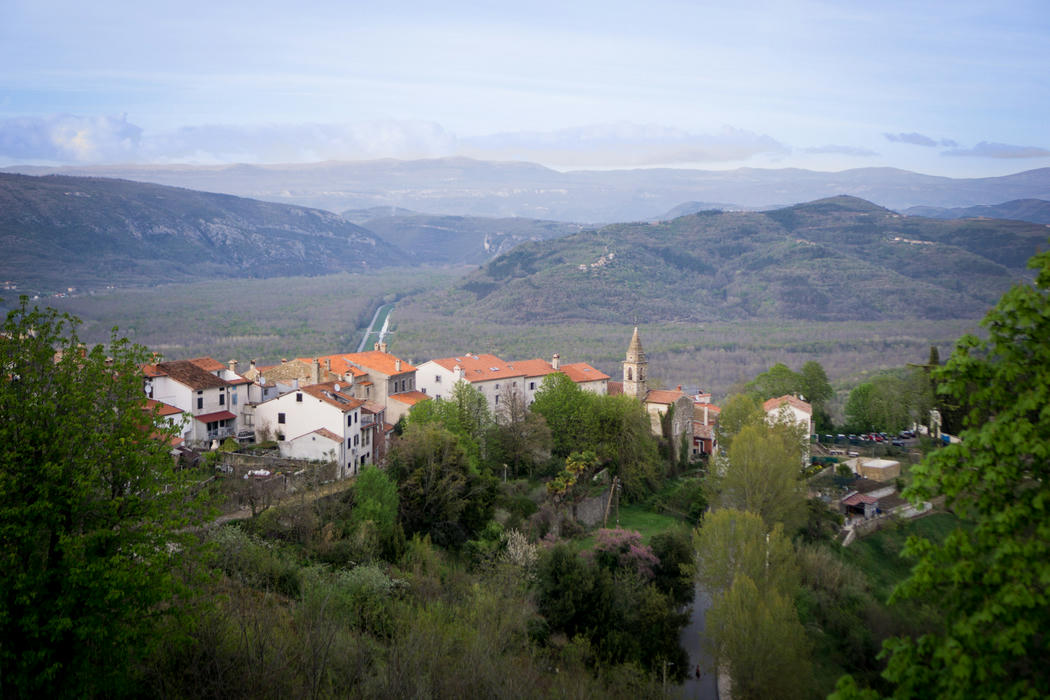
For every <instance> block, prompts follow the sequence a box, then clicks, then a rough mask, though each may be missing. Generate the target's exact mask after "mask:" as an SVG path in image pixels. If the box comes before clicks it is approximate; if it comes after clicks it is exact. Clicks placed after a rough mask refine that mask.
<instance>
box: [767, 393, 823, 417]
mask: <svg viewBox="0 0 1050 700" xmlns="http://www.w3.org/2000/svg"><path fill="white" fill-rule="evenodd" d="M784 404H789V405H791V406H794V407H795V408H797V409H798V410H800V411H802V412H803V413H809V414H810V415H812V414H813V407H812V406H811V405H809V404H808V403H806V402H805V401H803V400H802V399H800V398H799V397H797V396H792V395H791V394H784V395H783V396H778V397H777V398H775V399H770V400H769V401H766V402H765V403H764V404H762V410H764V411H765V412H766V413H769V412H770V411H775V410H776V409H778V408H780V407H781V406H782V405H784Z"/></svg>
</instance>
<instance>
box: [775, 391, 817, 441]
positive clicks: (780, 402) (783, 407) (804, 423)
mask: <svg viewBox="0 0 1050 700" xmlns="http://www.w3.org/2000/svg"><path fill="white" fill-rule="evenodd" d="M762 410H763V411H765V412H766V420H768V421H769V422H770V423H775V422H777V421H782V420H788V421H791V422H793V423H796V424H798V425H799V426H801V427H803V428H805V430H806V435H812V434H813V406H811V405H810V404H808V403H807V402H805V401H803V400H802V399H800V398H798V397H797V396H792V395H791V394H785V395H784V396H778V397H777V398H775V399H769V400H768V401H766V402H765V403H764V404H762Z"/></svg>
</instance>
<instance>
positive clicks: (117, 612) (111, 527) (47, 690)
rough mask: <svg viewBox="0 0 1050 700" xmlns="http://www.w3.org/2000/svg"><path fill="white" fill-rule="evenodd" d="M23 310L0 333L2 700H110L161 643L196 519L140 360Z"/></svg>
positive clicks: (70, 325)
mask: <svg viewBox="0 0 1050 700" xmlns="http://www.w3.org/2000/svg"><path fill="white" fill-rule="evenodd" d="M78 325H79V321H78V320H77V319H75V318H73V317H71V316H68V315H65V314H62V315H60V314H59V313H58V312H57V311H54V310H53V309H48V310H45V311H40V310H38V309H36V308H34V309H29V308H28V306H27V300H26V299H25V298H24V297H23V298H22V303H21V305H20V307H19V308H17V309H15V310H14V311H12V312H11V313H9V314H8V316H7V319H6V321H5V323H4V327H3V332H2V333H0V367H2V368H3V370H2V372H3V374H2V376H0V444H3V446H4V449H3V450H2V451H0V695H3V696H4V697H16V696H28V695H32V694H37V693H41V694H45V695H57V696H96V695H115V694H120V693H124V692H128V691H129V688H128V684H129V683H130V682H131V680H132V678H133V674H132V673H131V669H133V668H134V667H135V664H136V662H137V661H138V660H140V659H141V658H143V656H144V655H145V654H146V653H148V650H149V649H150V648H151V643H152V642H153V641H155V639H154V636H153V634H152V633H153V630H154V629H155V624H156V622H157V621H158V619H159V618H161V617H163V616H164V615H166V614H167V613H168V612H169V611H170V610H171V606H166V605H165V603H167V602H169V601H170V600H171V598H172V596H173V594H174V593H175V591H176V590H177V585H176V581H175V577H174V571H176V570H177V569H178V568H179V561H180V560H181V559H183V558H184V557H186V556H188V553H189V552H190V551H191V549H192V547H191V543H192V541H191V536H190V535H189V533H188V532H187V530H186V528H187V525H188V524H189V523H190V519H191V517H194V516H199V515H201V510H200V509H199V508H197V506H196V505H195V503H194V502H193V501H192V499H190V498H189V495H188V487H189V481H188V478H187V477H188V476H189V475H186V474H183V475H179V474H177V473H176V472H175V471H174V463H173V460H172V458H171V456H170V454H169V450H170V449H171V445H170V442H169V441H170V439H171V438H173V436H174V435H173V432H174V430H173V429H172V428H169V427H167V426H166V425H165V424H164V423H163V422H162V420H161V419H160V418H159V417H158V415H157V414H156V412H155V411H153V412H151V411H149V410H147V409H146V399H145V396H144V394H143V392H142V378H141V371H140V369H139V368H140V366H141V365H142V364H144V363H145V362H146V361H147V359H148V357H149V356H148V354H147V352H146V350H145V348H142V347H140V346H135V345H132V344H130V343H129V342H128V341H127V340H126V339H123V338H119V337H117V333H116V330H115V329H114V332H113V335H112V338H111V342H110V345H109V347H108V348H103V347H102V346H100V345H99V346H95V347H93V348H90V349H88V348H85V347H84V346H82V345H81V344H80V341H79V339H78V338H77V333H76V329H77V326H78Z"/></svg>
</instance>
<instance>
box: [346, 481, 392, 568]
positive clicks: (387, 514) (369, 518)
mask: <svg viewBox="0 0 1050 700" xmlns="http://www.w3.org/2000/svg"><path fill="white" fill-rule="evenodd" d="M397 514H398V495H397V484H396V483H394V480H393V479H391V478H390V477H389V476H388V475H387V474H386V473H385V472H383V471H381V470H379V469H378V468H376V467H374V466H371V465H369V466H367V467H365V468H364V469H363V470H362V471H361V473H360V474H358V476H357V481H356V482H355V483H354V509H353V511H351V513H350V523H351V524H352V525H353V526H354V527H358V528H368V529H370V530H372V531H373V532H374V533H375V540H376V544H377V545H378V546H377V549H378V550H379V552H380V553H381V554H382V556H383V557H384V558H386V559H387V560H389V561H395V560H396V558H397V557H398V556H399V555H400V553H401V549H402V546H403V544H404V533H403V532H402V530H401V525H400V523H399V522H398V519H397Z"/></svg>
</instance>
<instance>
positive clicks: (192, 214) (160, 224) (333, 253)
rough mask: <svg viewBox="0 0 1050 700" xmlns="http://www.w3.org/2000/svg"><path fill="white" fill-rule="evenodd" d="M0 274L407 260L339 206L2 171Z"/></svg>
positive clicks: (93, 282)
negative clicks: (343, 213)
mask: <svg viewBox="0 0 1050 700" xmlns="http://www.w3.org/2000/svg"><path fill="white" fill-rule="evenodd" d="M0 249H2V250H3V255H2V256H0V279H2V280H10V281H13V282H16V283H17V284H18V287H19V289H25V290H27V291H53V290H61V289H64V288H66V287H87V288H92V287H98V286H102V285H117V286H122V285H141V284H155V283H160V282H172V281H185V280H193V279H203V278H212V277H269V276H274V275H304V274H305V275H315V274H325V273H330V272H337V271H344V270H347V271H354V270H363V269H370V268H375V267H382V266H386V265H391V264H395V263H398V262H403V254H401V253H400V252H399V251H398V250H397V249H396V248H395V247H394V246H392V245H390V244H389V243H386V242H385V241H383V240H382V239H380V238H379V237H377V236H375V235H374V234H373V233H371V232H370V231H367V230H365V229H363V228H361V227H359V226H356V225H354V224H352V223H350V222H348V221H346V220H344V219H343V218H341V217H340V216H338V215H336V214H332V213H330V212H326V211H320V210H316V209H307V208H304V207H298V206H290V205H284V204H273V203H269V202H260V201H255V200H251V199H243V198H240V197H233V196H230V195H221V194H211V193H206V192H196V191H193V190H185V189H180V188H175V187H165V186H161V185H151V184H145V183H140V182H130V181H127V180H114V179H106V178H82V177H67V176H57V175H51V176H45V177H31V176H26V175H10V174H0Z"/></svg>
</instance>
